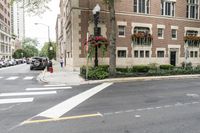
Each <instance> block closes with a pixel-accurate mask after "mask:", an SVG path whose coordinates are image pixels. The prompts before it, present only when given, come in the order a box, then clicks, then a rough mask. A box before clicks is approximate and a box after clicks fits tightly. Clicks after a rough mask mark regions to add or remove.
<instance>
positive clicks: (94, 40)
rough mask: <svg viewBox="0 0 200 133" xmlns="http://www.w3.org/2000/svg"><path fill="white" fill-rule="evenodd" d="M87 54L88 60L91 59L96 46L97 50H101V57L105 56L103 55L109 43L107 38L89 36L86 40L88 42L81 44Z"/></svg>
mask: <svg viewBox="0 0 200 133" xmlns="http://www.w3.org/2000/svg"><path fill="white" fill-rule="evenodd" d="M83 45H84V47H85V49H86V51H87V53H88V55H87V56H88V58H90V59H91V58H92V57H93V56H94V54H95V47H96V46H98V48H100V49H101V51H102V55H103V57H104V56H105V53H106V51H107V48H108V45H109V41H108V39H107V38H105V37H103V36H94V35H90V36H89V38H88V41H85V42H84V43H83Z"/></svg>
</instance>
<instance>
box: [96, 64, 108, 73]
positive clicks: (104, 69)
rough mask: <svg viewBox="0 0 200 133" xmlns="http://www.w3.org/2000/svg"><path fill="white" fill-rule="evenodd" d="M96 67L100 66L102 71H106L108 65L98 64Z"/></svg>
mask: <svg viewBox="0 0 200 133" xmlns="http://www.w3.org/2000/svg"><path fill="white" fill-rule="evenodd" d="M98 68H101V69H102V70H103V71H106V72H108V69H109V65H99V66H98Z"/></svg>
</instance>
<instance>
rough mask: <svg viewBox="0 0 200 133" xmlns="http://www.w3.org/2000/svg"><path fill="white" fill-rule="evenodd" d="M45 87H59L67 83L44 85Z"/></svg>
mask: <svg viewBox="0 0 200 133" xmlns="http://www.w3.org/2000/svg"><path fill="white" fill-rule="evenodd" d="M44 86H45V87H59V86H66V84H55V85H44Z"/></svg>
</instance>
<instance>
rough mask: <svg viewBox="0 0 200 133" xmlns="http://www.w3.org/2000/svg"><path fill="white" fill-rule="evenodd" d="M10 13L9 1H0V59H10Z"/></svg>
mask: <svg viewBox="0 0 200 133" xmlns="http://www.w3.org/2000/svg"><path fill="white" fill-rule="evenodd" d="M10 11H11V7H10V4H9V0H0V59H1V58H3V59H11V58H12V46H11V13H10Z"/></svg>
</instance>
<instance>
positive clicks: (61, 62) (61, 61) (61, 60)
mask: <svg viewBox="0 0 200 133" xmlns="http://www.w3.org/2000/svg"><path fill="white" fill-rule="evenodd" d="M63 62H64V61H63V58H62V57H60V66H61V67H62V68H63Z"/></svg>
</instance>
